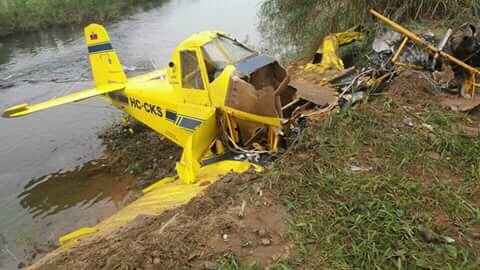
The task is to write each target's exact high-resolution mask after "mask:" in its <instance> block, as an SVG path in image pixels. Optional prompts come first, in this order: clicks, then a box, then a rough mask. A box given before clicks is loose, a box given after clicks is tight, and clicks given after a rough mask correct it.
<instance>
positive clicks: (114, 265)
mask: <svg viewBox="0 0 480 270" xmlns="http://www.w3.org/2000/svg"><path fill="white" fill-rule="evenodd" d="M255 179H256V177H255V174H254V173H252V172H251V173H246V174H244V175H229V176H226V177H224V178H223V179H221V180H220V181H218V182H217V183H215V184H213V185H211V186H210V187H208V188H207V189H206V191H205V192H204V193H203V194H201V195H200V196H199V197H197V198H195V199H193V200H192V201H191V202H190V203H189V204H187V205H185V206H184V207H181V208H179V209H175V210H171V211H167V212H165V213H163V214H162V215H160V216H158V217H139V218H137V220H136V221H135V222H133V223H132V224H131V225H130V226H129V227H128V228H125V229H123V230H121V231H119V232H117V233H115V234H112V235H108V236H104V237H102V238H101V239H87V240H85V241H84V242H83V243H81V244H79V245H78V246H76V247H74V248H72V249H71V250H67V251H60V252H58V253H57V254H55V256H49V257H47V258H45V259H43V260H42V261H41V262H39V263H38V265H37V266H36V267H35V268H34V269H180V268H182V267H188V268H189V269H217V268H218V267H219V264H218V259H219V258H222V257H223V256H224V255H225V254H232V255H234V256H235V257H236V258H238V259H239V260H241V261H247V262H254V261H255V262H257V264H258V265H259V266H261V267H266V266H268V265H270V264H271V263H272V262H273V261H277V260H280V259H285V258H287V257H288V256H289V255H290V252H291V248H292V246H291V243H290V241H289V240H288V236H287V232H288V220H289V216H288V214H287V211H286V209H285V207H284V206H283V205H282V204H280V203H279V202H278V201H277V195H276V194H275V192H273V191H272V190H269V189H268V188H266V187H265V186H264V184H263V183H261V182H257V180H255ZM242 206H244V209H245V211H244V212H242Z"/></svg>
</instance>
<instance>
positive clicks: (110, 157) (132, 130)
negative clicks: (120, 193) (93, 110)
mask: <svg viewBox="0 0 480 270" xmlns="http://www.w3.org/2000/svg"><path fill="white" fill-rule="evenodd" d="M122 122H123V123H121V124H120V123H119V124H115V125H113V126H112V127H110V128H107V129H106V130H103V131H101V132H100V134H99V137H100V138H101V139H102V140H103V144H104V145H105V148H106V150H105V157H104V159H103V161H104V165H106V166H108V167H110V168H111V169H112V170H115V171H116V172H117V173H119V174H120V175H122V174H130V175H133V176H135V177H137V179H138V181H137V185H138V186H139V187H140V188H145V187H147V186H149V185H151V184H153V183H155V182H157V181H158V180H160V179H162V178H164V177H166V176H173V175H175V163H176V162H177V161H178V160H180V157H181V154H182V149H181V148H180V147H178V146H177V145H176V144H174V143H173V142H171V141H169V140H167V139H166V138H165V137H163V136H161V135H159V134H158V133H157V132H155V131H153V130H151V129H150V128H148V127H146V126H144V125H142V124H141V123H139V122H136V121H135V120H133V119H128V118H127V121H122Z"/></svg>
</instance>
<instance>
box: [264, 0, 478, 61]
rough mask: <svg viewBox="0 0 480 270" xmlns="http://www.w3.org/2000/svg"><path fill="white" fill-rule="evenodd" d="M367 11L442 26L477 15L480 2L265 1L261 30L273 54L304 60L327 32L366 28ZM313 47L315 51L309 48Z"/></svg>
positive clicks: (394, 0) (391, 0) (466, 0)
mask: <svg viewBox="0 0 480 270" xmlns="http://www.w3.org/2000/svg"><path fill="white" fill-rule="evenodd" d="M368 8H375V9H377V10H378V11H381V12H382V13H384V14H386V15H388V16H390V17H392V18H394V19H396V20H399V21H401V22H406V21H409V20H436V19H441V20H442V22H444V21H446V20H449V19H454V18H457V17H461V18H462V19H465V15H467V14H471V15H477V16H478V15H479V14H480V0H422V1H418V0H408V1H405V0H386V1H378V0H377V1H367V0H265V1H264V2H263V4H262V6H261V15H262V16H261V24H260V29H261V30H262V32H263V33H264V35H265V36H266V37H267V39H268V40H269V41H270V42H271V43H272V44H275V45H276V46H274V48H273V49H274V50H275V51H279V52H280V53H285V51H286V49H285V48H288V51H289V52H292V51H293V52H295V54H294V56H304V55H305V53H306V52H309V51H311V50H312V49H316V47H317V46H318V45H319V44H318V42H319V40H320V39H321V38H322V37H324V36H325V35H326V34H327V33H329V32H338V31H345V30H346V29H349V28H351V27H353V26H356V25H359V24H361V25H363V26H365V27H369V24H370V23H371V22H372V21H373V16H371V15H369V14H368ZM312 47H314V48H312Z"/></svg>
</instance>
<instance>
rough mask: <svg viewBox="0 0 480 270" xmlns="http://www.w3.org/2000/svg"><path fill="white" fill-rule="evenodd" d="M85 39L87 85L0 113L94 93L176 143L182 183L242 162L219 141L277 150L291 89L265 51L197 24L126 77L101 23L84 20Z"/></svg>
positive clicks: (282, 71)
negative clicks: (157, 64) (157, 62)
mask: <svg viewBox="0 0 480 270" xmlns="http://www.w3.org/2000/svg"><path fill="white" fill-rule="evenodd" d="M85 39H86V43H87V46H88V53H89V58H90V63H91V68H92V74H93V80H94V83H95V88H92V89H88V90H84V91H80V92H76V93H73V94H70V95H67V96H64V97H59V98H54V99H51V100H48V101H45V102H42V103H38V104H34V105H29V104H26V103H24V104H20V105H17V106H14V107H11V108H8V109H6V110H5V111H4V112H3V114H2V116H3V117H7V118H13V117H20V116H25V115H28V114H31V113H34V112H37V111H40V110H44V109H47V108H51V107H54V106H58V105H62V104H66V103H70V102H78V101H81V100H84V99H88V98H91V97H95V96H101V97H102V98H103V99H104V100H105V101H106V102H108V103H110V104H112V105H113V106H115V107H117V108H119V109H121V110H123V111H125V112H127V113H128V114H130V115H131V116H133V117H134V118H135V119H137V120H139V121H140V122H142V123H144V124H146V125H147V126H149V127H151V128H152V129H153V130H155V131H157V132H158V133H160V134H162V135H163V136H165V137H166V138H168V139H169V140H171V141H173V142H175V143H176V144H177V145H179V146H180V147H182V148H183V150H184V151H183V155H182V157H181V160H180V161H179V162H178V163H177V165H176V170H177V173H178V177H179V178H180V179H181V180H182V181H183V182H185V183H188V184H192V183H196V182H198V181H199V179H200V180H201V177H202V175H203V174H209V175H212V173H216V174H218V175H221V174H225V173H228V172H230V171H239V170H245V161H238V160H229V159H231V156H232V155H227V154H226V151H225V149H224V148H226V147H229V148H230V149H233V150H234V151H238V152H245V153H250V151H252V150H253V151H257V152H258V151H263V152H273V151H276V150H277V148H278V146H279V141H280V139H281V136H280V135H281V134H282V123H283V121H282V120H283V119H284V118H287V117H286V115H284V113H285V112H284V108H285V107H288V106H286V105H287V104H290V103H291V102H292V100H293V96H294V94H295V93H294V91H293V90H292V89H291V87H289V86H288V83H289V77H288V74H287V71H286V70H285V68H283V67H282V66H281V65H280V64H279V63H278V62H277V61H275V60H274V59H273V58H271V57H268V56H264V55H260V54H259V53H257V52H255V51H253V50H251V49H249V48H248V47H246V46H245V45H243V44H241V43H239V42H238V41H236V40H234V39H232V38H230V37H228V36H227V35H225V34H224V33H220V32H202V33H197V34H194V35H192V36H191V37H189V38H188V39H186V40H185V41H184V42H182V43H181V44H180V45H179V46H178V48H177V49H176V50H175V51H174V53H173V55H172V56H171V61H170V62H169V63H168V67H166V68H163V69H160V70H156V71H153V72H151V73H147V74H144V75H140V76H137V77H133V78H127V76H126V74H125V72H124V70H123V68H122V65H121V63H120V60H119V58H118V56H117V54H116V53H115V51H114V49H113V47H112V44H111V42H110V38H109V36H108V33H107V31H106V30H105V28H104V27H103V26H101V25H98V24H91V25H89V26H88V27H86V28H85ZM147 147H148V146H147ZM229 157H230V158H229ZM247 162H248V161H247ZM240 168H242V169H240Z"/></svg>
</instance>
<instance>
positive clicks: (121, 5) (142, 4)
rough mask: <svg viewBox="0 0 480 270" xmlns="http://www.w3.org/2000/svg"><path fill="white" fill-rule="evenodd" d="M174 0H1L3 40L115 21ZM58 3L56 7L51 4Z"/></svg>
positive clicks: (0, 22) (0, 26) (0, 34)
mask: <svg viewBox="0 0 480 270" xmlns="http://www.w3.org/2000/svg"><path fill="white" fill-rule="evenodd" d="M169 1H170V0H139V1H133V0H121V1H115V2H113V3H111V2H110V1H104V2H100V3H96V2H95V1H93V0H87V1H81V0H73V1H68V2H64V1H63V0H49V1H40V2H33V3H32V2H28V1H25V0H22V1H16V2H13V3H12V1H9V0H6V1H3V2H1V1H0V41H1V40H5V39H9V38H12V37H14V36H15V35H18V34H20V35H24V34H29V33H34V32H38V31H44V30H48V29H50V28H68V27H74V26H75V25H86V24H89V23H93V22H97V23H111V22H115V21H118V20H119V19H121V18H122V16H126V15H131V14H133V13H136V12H139V11H145V10H149V9H152V8H155V7H158V6H161V5H163V4H165V3H167V2H169ZM52 6H55V9H52V8H51V7H52Z"/></svg>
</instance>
